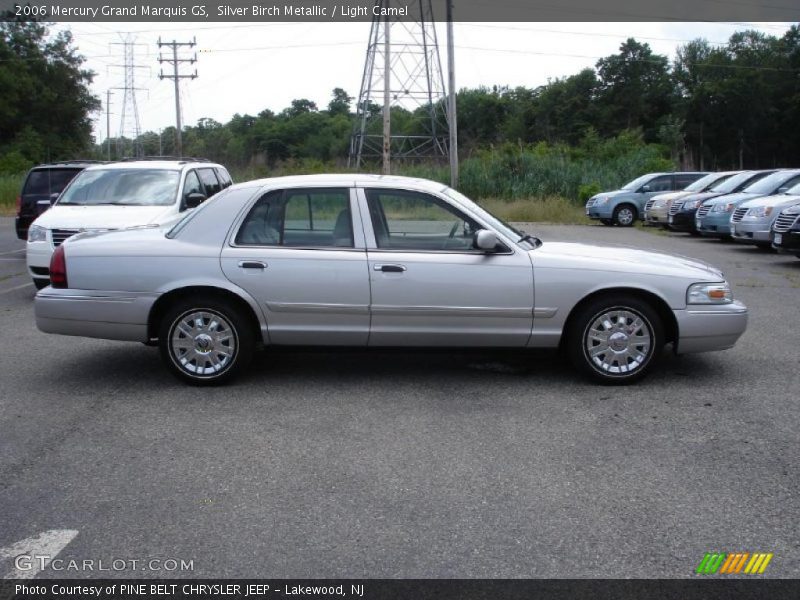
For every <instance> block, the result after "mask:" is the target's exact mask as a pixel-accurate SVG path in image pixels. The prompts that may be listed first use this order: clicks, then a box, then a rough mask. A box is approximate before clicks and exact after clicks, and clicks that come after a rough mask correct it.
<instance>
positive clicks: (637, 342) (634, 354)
mask: <svg viewBox="0 0 800 600" xmlns="http://www.w3.org/2000/svg"><path fill="white" fill-rule="evenodd" d="M566 335H567V339H566V343H567V352H568V353H569V355H570V358H571V360H572V363H573V364H574V365H575V367H577V368H578V369H579V370H580V371H581V372H583V373H584V374H586V375H588V376H589V377H591V378H593V379H595V380H597V381H601V382H603V383H611V384H626V383H632V382H634V381H636V380H638V379H640V378H641V377H643V376H644V375H645V373H646V372H647V371H648V370H649V369H650V367H651V366H652V365H653V363H654V362H655V360H656V358H657V357H658V355H659V353H660V352H661V348H662V347H663V345H664V333H663V325H662V323H661V319H660V317H659V316H658V313H657V312H656V311H655V310H654V309H653V308H652V307H651V306H650V305H649V304H648V303H647V302H645V301H643V300H641V299H639V298H637V297H635V296H627V295H626V296H620V297H616V298H615V297H613V296H605V297H601V298H598V299H596V300H594V301H592V302H589V303H588V304H587V305H586V306H584V307H582V308H581V309H579V312H578V313H577V314H576V315H575V316H574V318H573V319H572V320H571V325H570V327H569V330H568V331H567V332H566Z"/></svg>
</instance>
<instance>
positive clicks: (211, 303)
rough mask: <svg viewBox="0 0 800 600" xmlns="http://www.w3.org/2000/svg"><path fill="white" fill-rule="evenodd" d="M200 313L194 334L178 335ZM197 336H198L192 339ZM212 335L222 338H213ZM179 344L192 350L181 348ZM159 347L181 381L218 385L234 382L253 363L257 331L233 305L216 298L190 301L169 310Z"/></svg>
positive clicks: (162, 321) (180, 302)
mask: <svg viewBox="0 0 800 600" xmlns="http://www.w3.org/2000/svg"><path fill="white" fill-rule="evenodd" d="M200 313H202V315H201V318H200V319H199V320H195V321H192V327H195V328H196V330H195V331H192V332H190V335H187V334H186V333H182V332H176V329H177V328H178V325H179V324H181V323H182V322H183V325H184V329H188V328H187V327H186V323H188V321H185V319H187V318H188V317H189V316H191V315H193V314H197V315H200ZM215 322H216V323H217V327H216V329H214V327H213V326H214V323H215ZM194 333H197V335H196V336H195V337H194V338H192V337H191V335H193V334H194ZM212 333H219V335H217V336H214V338H212V336H211V335H210V334H212ZM173 336H176V337H175V339H173ZM215 338H216V339H215ZM182 340H186V341H182ZM178 345H183V346H191V348H177V346H178ZM158 346H159V349H160V351H161V359H162V360H163V361H164V364H165V365H166V366H167V368H168V369H169V370H170V372H171V373H172V374H173V375H175V376H176V377H177V378H178V379H180V380H181V381H184V382H186V383H189V384H192V385H217V384H221V383H224V382H226V381H229V380H231V379H233V378H234V377H236V375H238V374H239V373H241V372H242V370H243V369H244V368H245V367H247V365H248V364H249V363H250V360H251V359H252V357H253V350H254V348H255V332H254V331H253V328H252V326H251V324H250V322H249V320H248V319H247V318H246V317H245V316H244V315H243V314H242V312H241V310H239V308H238V307H236V306H233V305H231V304H230V303H229V302H226V301H225V300H222V299H218V298H214V297H199V298H194V299H188V298H187V299H183V300H178V301H177V302H176V303H175V304H173V305H172V306H170V307H169V309H167V311H166V313H165V314H164V316H163V318H162V319H161V323H160V324H159V330H158ZM215 361H216V363H215ZM201 362H202V365H201Z"/></svg>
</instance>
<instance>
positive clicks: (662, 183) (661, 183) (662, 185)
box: [647, 175, 672, 192]
mask: <svg viewBox="0 0 800 600" xmlns="http://www.w3.org/2000/svg"><path fill="white" fill-rule="evenodd" d="M647 185H649V186H650V191H651V192H669V191H670V190H672V175H659V176H658V177H656V178H654V179H653V180H652V181H651V182H650V183H648V184H647Z"/></svg>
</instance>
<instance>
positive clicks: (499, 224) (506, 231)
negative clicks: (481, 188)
mask: <svg viewBox="0 0 800 600" xmlns="http://www.w3.org/2000/svg"><path fill="white" fill-rule="evenodd" d="M444 193H445V194H446V195H448V196H450V197H451V198H453V199H454V200H457V201H459V202H463V203H465V204H467V205H468V206H469V207H470V208H472V210H474V211H475V212H477V213H479V214H480V215H481V217H483V220H484V221H486V222H487V223H488V224H489V225H491V226H492V227H494V228H495V229H497V230H498V231H499V232H500V233H502V234H503V235H505V236H506V237H509V238H511V239H513V240H517V239H519V238H521V237H522V235H523V233H522V232H521V231H520V230H518V229H517V228H516V227H512V226H511V225H509V224H508V223H506V222H505V221H503V220H502V219H498V218H497V217H495V216H494V215H493V214H492V213H490V212H489V211H488V210H486V209H485V208H481V207H480V206H478V205H477V204H476V203H475V202H473V201H472V200H470V199H469V198H467V197H466V196H465V195H464V194H462V193H461V192H457V191H455V190H454V189H453V188H449V187H448V188H445V189H444Z"/></svg>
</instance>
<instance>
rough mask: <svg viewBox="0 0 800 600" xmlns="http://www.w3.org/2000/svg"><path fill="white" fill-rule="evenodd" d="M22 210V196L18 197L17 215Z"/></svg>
mask: <svg viewBox="0 0 800 600" xmlns="http://www.w3.org/2000/svg"><path fill="white" fill-rule="evenodd" d="M21 210H22V196H17V214H19V211H21Z"/></svg>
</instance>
